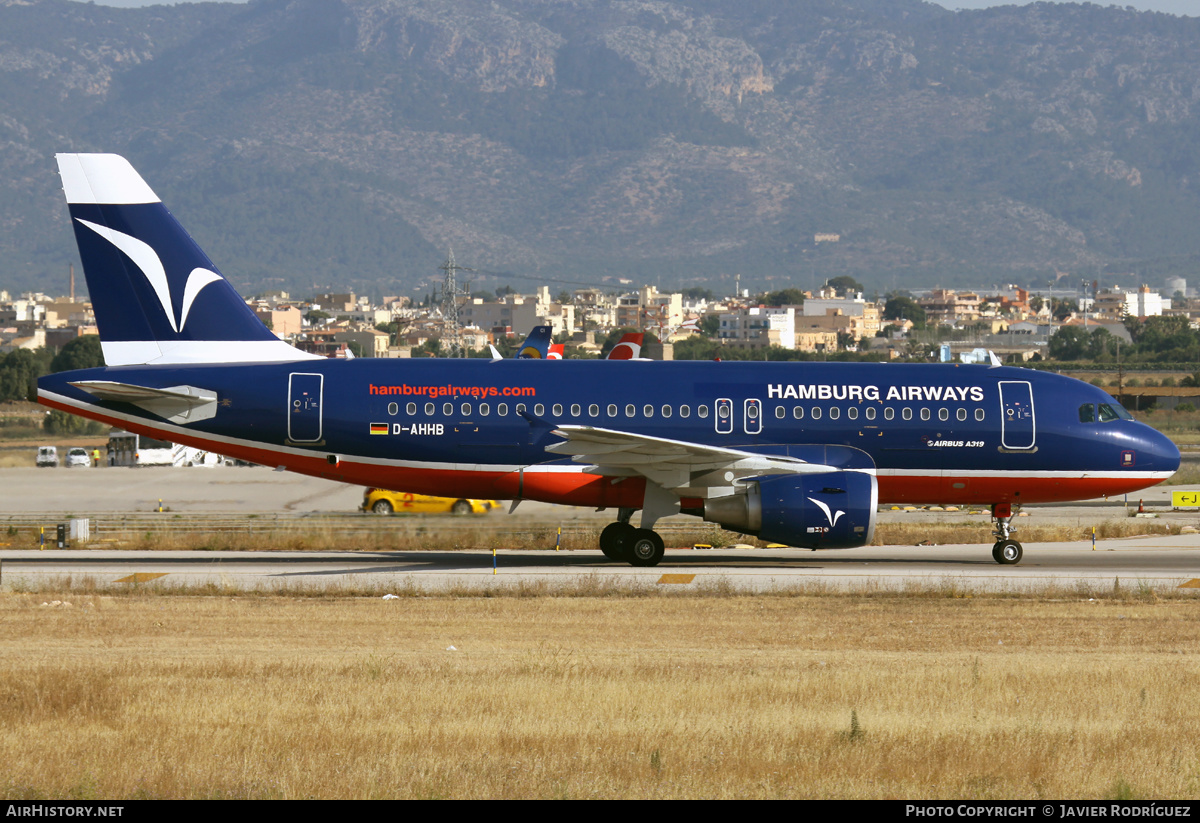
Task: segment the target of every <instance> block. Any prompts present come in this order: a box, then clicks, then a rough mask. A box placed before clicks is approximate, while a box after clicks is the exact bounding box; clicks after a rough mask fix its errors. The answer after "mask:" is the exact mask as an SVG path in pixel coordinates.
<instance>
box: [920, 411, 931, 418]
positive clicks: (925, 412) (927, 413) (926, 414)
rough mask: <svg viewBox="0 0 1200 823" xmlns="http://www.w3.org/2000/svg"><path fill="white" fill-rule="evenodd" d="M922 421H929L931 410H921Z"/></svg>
mask: <svg viewBox="0 0 1200 823" xmlns="http://www.w3.org/2000/svg"><path fill="white" fill-rule="evenodd" d="M921 419H922V420H928V419H929V409H921Z"/></svg>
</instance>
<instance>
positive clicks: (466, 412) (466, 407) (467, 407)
mask: <svg viewBox="0 0 1200 823" xmlns="http://www.w3.org/2000/svg"><path fill="white" fill-rule="evenodd" d="M462 413H463V417H470V416H471V404H470V403H463V404H462Z"/></svg>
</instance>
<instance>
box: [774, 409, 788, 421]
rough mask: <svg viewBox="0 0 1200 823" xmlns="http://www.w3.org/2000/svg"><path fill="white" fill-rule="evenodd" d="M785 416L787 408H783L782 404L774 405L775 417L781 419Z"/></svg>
mask: <svg viewBox="0 0 1200 823" xmlns="http://www.w3.org/2000/svg"><path fill="white" fill-rule="evenodd" d="M785 417H787V409H785V408H784V407H783V406H776V407H775V419H776V420H782V419H783V418H785Z"/></svg>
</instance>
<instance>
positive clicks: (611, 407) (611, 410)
mask: <svg viewBox="0 0 1200 823" xmlns="http://www.w3.org/2000/svg"><path fill="white" fill-rule="evenodd" d="M606 411H607V412H608V416H609V417H616V416H617V404H616V403H609V404H608V409H607V410H606Z"/></svg>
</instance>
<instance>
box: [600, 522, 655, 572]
mask: <svg viewBox="0 0 1200 823" xmlns="http://www.w3.org/2000/svg"><path fill="white" fill-rule="evenodd" d="M633 512H634V510H633V509H621V510H620V512H619V514H618V520H617V522H616V523H610V524H609V525H607V526H605V527H604V531H602V532H600V551H602V552H604V556H605V557H607V558H608V559H609V560H617V561H620V562H624V563H630V564H632V565H634V566H657V565H658V563H659V561H661V560H662V559H663V539H662V538H661V537H659V536H658V532H655V531H653V530H651V529H637V528H634V527H633V526H632V525H631V524H630V523H629V518H631V517H632V516H633Z"/></svg>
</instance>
